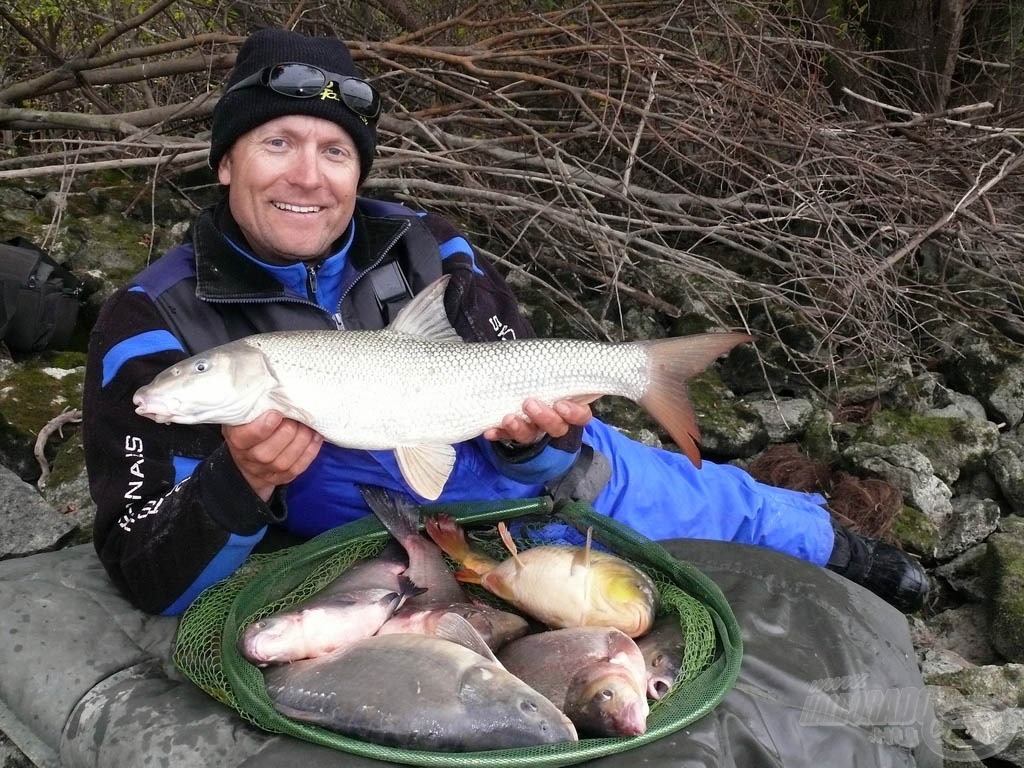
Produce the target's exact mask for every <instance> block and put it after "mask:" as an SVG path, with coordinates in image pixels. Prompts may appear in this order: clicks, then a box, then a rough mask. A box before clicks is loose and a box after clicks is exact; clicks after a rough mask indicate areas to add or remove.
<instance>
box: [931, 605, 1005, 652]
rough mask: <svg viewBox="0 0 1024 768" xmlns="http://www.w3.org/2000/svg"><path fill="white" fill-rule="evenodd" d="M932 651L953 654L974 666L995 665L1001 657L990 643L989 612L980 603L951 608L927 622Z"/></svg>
mask: <svg viewBox="0 0 1024 768" xmlns="http://www.w3.org/2000/svg"><path fill="white" fill-rule="evenodd" d="M924 624H925V626H926V627H927V638H928V640H927V642H928V644H929V645H930V646H931V647H932V649H941V650H945V651H952V652H954V653H956V655H957V656H959V657H961V658H963V659H964V660H966V661H968V662H970V663H971V664H995V663H996V662H998V661H999V660H1000V659H999V654H997V653H996V651H995V649H994V648H993V647H992V643H991V642H990V640H989V622H988V611H987V609H986V608H985V606H984V605H982V604H980V603H965V604H964V605H961V606H957V607H955V608H948V609H946V610H944V611H941V612H940V613H937V614H936V615H934V616H930V617H928V618H926V619H925V620H924Z"/></svg>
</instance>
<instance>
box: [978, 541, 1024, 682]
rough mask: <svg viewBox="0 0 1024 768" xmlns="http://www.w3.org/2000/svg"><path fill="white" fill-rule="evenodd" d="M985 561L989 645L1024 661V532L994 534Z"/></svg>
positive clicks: (1006, 655) (1008, 655)
mask: <svg viewBox="0 0 1024 768" xmlns="http://www.w3.org/2000/svg"><path fill="white" fill-rule="evenodd" d="M986 561H987V566H988V572H989V579H990V582H989V584H990V587H989V595H990V598H989V629H990V632H991V635H992V646H993V647H994V648H995V649H996V650H997V651H998V652H999V653H1000V654H1001V655H1002V656H1003V657H1004V658H1005V659H1007V660H1008V661H1012V662H1024V536H1022V535H1020V534H1017V533H996V534H993V535H992V536H990V537H989V539H988V552H987V553H986Z"/></svg>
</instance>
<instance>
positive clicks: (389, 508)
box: [360, 486, 530, 649]
mask: <svg viewBox="0 0 1024 768" xmlns="http://www.w3.org/2000/svg"><path fill="white" fill-rule="evenodd" d="M360 490H361V491H362V494H363V498H365V499H366V503H367V504H368V505H369V506H370V509H371V510H373V513H374V514H375V515H376V516H377V518H378V519H379V520H380V521H381V523H382V524H383V525H384V527H385V528H387V529H388V531H389V532H390V533H391V535H392V536H393V537H394V538H395V539H396V540H397V541H398V542H399V543H400V544H401V545H402V546H403V547H404V548H405V551H406V554H407V556H408V561H409V568H408V569H407V570H406V572H405V575H406V576H408V577H409V578H410V579H411V580H412V581H413V582H414V583H415V584H416V585H417V586H419V587H423V588H425V589H426V591H425V592H424V593H423V594H421V595H417V596H413V597H410V598H409V599H408V600H406V602H405V604H404V605H403V606H402V607H401V608H399V609H398V610H397V611H395V613H394V614H393V615H392V616H391V618H390V619H388V620H387V621H386V622H385V623H384V625H383V626H382V627H381V628H380V630H379V632H378V634H381V635H387V634H397V633H405V632H414V633H417V634H428V635H429V634H434V633H435V630H436V627H437V623H438V621H439V620H440V619H441V617H442V616H444V615H445V614H448V613H456V614H458V615H460V616H462V617H463V618H465V619H466V620H467V621H469V623H470V624H472V625H473V627H474V628H475V629H476V631H477V632H479V633H480V635H481V636H482V637H483V638H484V641H485V642H486V643H487V645H488V646H489V647H490V648H491V649H497V648H500V647H501V646H502V645H504V644H505V643H506V642H508V641H509V640H513V639H515V638H517V637H522V636H523V635H525V634H526V633H527V632H528V631H529V628H530V625H529V623H528V622H527V620H526V619H524V618H523V617H522V616H520V615H519V614H516V613H512V612H511V611H504V610H502V609H500V608H497V607H495V606H492V605H488V604H486V603H482V602H479V601H474V600H473V599H472V598H471V597H470V596H469V595H468V594H467V593H466V591H465V590H464V589H463V588H462V585H461V584H459V582H458V581H457V580H456V578H455V575H454V574H453V573H452V571H451V569H450V568H449V567H448V563H447V561H446V560H445V557H444V553H443V552H441V549H440V548H439V547H438V546H437V545H436V544H435V543H434V542H433V541H431V540H430V539H428V538H427V537H426V536H424V535H423V534H421V533H420V531H419V509H418V508H417V507H416V505H414V504H413V503H412V502H411V501H409V500H407V499H404V498H402V497H399V496H395V495H393V494H391V493H389V492H388V491H386V490H385V489H383V488H376V487H370V486H363V487H361V488H360Z"/></svg>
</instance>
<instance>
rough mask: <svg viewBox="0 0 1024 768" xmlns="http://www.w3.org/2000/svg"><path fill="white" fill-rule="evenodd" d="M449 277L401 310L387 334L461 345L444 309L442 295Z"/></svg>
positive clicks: (442, 278) (440, 280)
mask: <svg viewBox="0 0 1024 768" xmlns="http://www.w3.org/2000/svg"><path fill="white" fill-rule="evenodd" d="M448 280H449V275H444V276H443V277H440V278H438V279H437V280H435V281H434V282H432V283H431V284H430V285H428V286H427V287H426V288H424V289H423V290H422V291H420V292H419V293H417V294H416V295H415V296H413V297H412V300H411V301H410V302H409V303H408V304H406V305H405V306H404V307H402V310H401V311H400V312H399V313H398V314H397V315H396V316H395V319H394V321H393V322H392V323H391V325H389V326H388V330H389V331H394V332H395V333H408V334H410V335H412V336H423V337H425V338H428V339H430V340H431V341H451V342H461V341H462V337H461V336H459V334H458V333H456V332H455V329H454V328H452V324H451V322H450V321H449V320H448V313H447V312H445V309H444V292H445V289H446V288H447V287H448Z"/></svg>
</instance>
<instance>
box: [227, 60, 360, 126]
mask: <svg viewBox="0 0 1024 768" xmlns="http://www.w3.org/2000/svg"><path fill="white" fill-rule="evenodd" d="M256 85H262V86H265V87H267V88H269V89H270V90H272V91H274V93H279V94H281V95H282V96H290V97H291V98H293V99H312V98H316V97H318V96H319V97H320V99H334V100H337V101H341V102H342V103H343V104H344V105H345V106H346V107H348V108H349V109H350V110H352V111H353V112H355V113H356V114H357V115H358V116H359V117H362V118H364V119H365V120H376V119H377V115H379V114H380V94H378V93H377V90H376V89H375V88H374V87H373V86H372V85H370V84H369V83H368V82H366V81H365V80H361V79H360V78H358V77H352V76H350V75H339V74H337V73H336V72H326V71H324V70H322V69H320V68H319V67H314V66H312V65H310V64H298V63H285V64H274V65H272V66H269V67H264V68H263V69H261V70H260V71H259V72H256V73H255V74H252V75H249V76H248V77H244V78H242V79H241V80H239V81H238V82H237V83H235V84H234V85H232V86H231V87H230V88H228V89H227V90H226V91H224V95H225V96H227V95H228V94H229V93H231V92H232V91H239V90H241V89H243V88H251V87H253V86H256Z"/></svg>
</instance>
